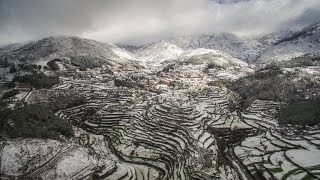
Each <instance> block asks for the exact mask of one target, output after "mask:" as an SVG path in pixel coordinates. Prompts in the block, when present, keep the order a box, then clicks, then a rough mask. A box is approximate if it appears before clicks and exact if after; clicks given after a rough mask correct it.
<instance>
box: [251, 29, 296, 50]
mask: <svg viewBox="0 0 320 180" xmlns="http://www.w3.org/2000/svg"><path fill="white" fill-rule="evenodd" d="M293 33H294V32H293V31H290V30H281V31H279V32H273V33H270V34H267V35H264V36H262V37H261V38H258V39H257V40H258V41H259V42H260V43H261V44H263V45H265V46H268V47H270V46H272V45H274V44H276V43H277V42H279V41H280V40H282V39H284V38H287V37H289V36H291V35H292V34H293Z"/></svg>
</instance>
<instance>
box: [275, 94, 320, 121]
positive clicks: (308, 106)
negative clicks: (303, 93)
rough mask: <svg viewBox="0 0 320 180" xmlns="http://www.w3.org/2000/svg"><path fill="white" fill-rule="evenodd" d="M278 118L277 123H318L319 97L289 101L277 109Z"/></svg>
mask: <svg viewBox="0 0 320 180" xmlns="http://www.w3.org/2000/svg"><path fill="white" fill-rule="evenodd" d="M278 120H279V124H294V125H302V126H304V125H310V126H313V125H317V124H320V98H316V99H310V100H302V101H296V102H293V103H290V104H289V105H287V106H285V107H283V108H281V109H280V110H279V115H278Z"/></svg>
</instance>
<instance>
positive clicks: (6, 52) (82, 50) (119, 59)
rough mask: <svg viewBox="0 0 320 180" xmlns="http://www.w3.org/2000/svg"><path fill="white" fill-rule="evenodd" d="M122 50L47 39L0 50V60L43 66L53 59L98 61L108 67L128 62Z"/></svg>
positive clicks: (89, 42) (72, 39) (80, 40)
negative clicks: (27, 62)
mask: <svg viewBox="0 0 320 180" xmlns="http://www.w3.org/2000/svg"><path fill="white" fill-rule="evenodd" d="M123 54H125V53H124V50H122V49H120V48H118V47H116V46H115V45H111V44H104V43H100V42H98V41H94V40H89V39H84V38H79V37H63V36H59V37H49V38H45V39H41V40H39V41H34V42H30V43H26V44H15V45H10V46H7V47H4V48H2V49H0V60H1V59H8V60H10V61H11V62H18V61H19V60H20V61H30V62H31V63H36V64H40V65H45V64H46V63H47V62H48V61H50V60H53V59H56V58H58V59H69V60H70V59H71V58H75V57H81V58H82V59H88V60H98V61H100V62H102V63H103V62H105V63H107V64H110V65H114V64H124V63H126V62H128V60H127V59H126V57H125V56H124V55H123Z"/></svg>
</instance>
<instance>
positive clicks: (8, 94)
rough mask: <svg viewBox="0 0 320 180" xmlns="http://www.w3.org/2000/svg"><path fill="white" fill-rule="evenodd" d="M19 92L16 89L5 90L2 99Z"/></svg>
mask: <svg viewBox="0 0 320 180" xmlns="http://www.w3.org/2000/svg"><path fill="white" fill-rule="evenodd" d="M17 94H19V91H18V90H15V89H13V90H11V91H8V92H5V93H4V94H3V95H2V99H7V98H10V97H12V96H15V95H17Z"/></svg>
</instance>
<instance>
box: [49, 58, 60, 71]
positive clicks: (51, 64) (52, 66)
mask: <svg viewBox="0 0 320 180" xmlns="http://www.w3.org/2000/svg"><path fill="white" fill-rule="evenodd" d="M56 61H57V60H52V61H49V62H48V63H47V65H48V66H49V67H50V69H51V70H53V71H58V70H59V69H60V67H59V66H58V64H57V62H56Z"/></svg>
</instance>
